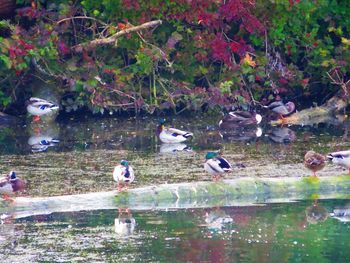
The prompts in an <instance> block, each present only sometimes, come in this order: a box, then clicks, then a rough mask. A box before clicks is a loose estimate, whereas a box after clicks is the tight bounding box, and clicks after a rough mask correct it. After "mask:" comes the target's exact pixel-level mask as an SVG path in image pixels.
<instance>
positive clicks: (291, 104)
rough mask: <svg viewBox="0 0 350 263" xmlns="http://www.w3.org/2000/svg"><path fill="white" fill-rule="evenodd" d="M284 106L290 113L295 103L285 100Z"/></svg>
mask: <svg viewBox="0 0 350 263" xmlns="http://www.w3.org/2000/svg"><path fill="white" fill-rule="evenodd" d="M285 106H286V108H287V110H288V112H289V113H292V112H293V111H294V110H295V104H294V103H293V102H291V101H289V102H287V103H286V104H285Z"/></svg>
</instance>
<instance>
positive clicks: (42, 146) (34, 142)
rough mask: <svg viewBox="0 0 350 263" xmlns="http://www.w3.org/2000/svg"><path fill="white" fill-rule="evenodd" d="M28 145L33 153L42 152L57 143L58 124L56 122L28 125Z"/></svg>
mask: <svg viewBox="0 0 350 263" xmlns="http://www.w3.org/2000/svg"><path fill="white" fill-rule="evenodd" d="M29 129H30V132H29V133H30V137H29V138H28V141H27V143H28V145H29V146H30V148H31V151H32V152H33V153H38V152H44V151H46V150H47V149H48V148H49V147H54V146H57V145H58V144H59V142H60V141H59V139H58V134H59V126H58V124H57V123H54V122H52V123H49V124H48V123H45V124H32V125H30V126H29Z"/></svg>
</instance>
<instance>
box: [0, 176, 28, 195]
mask: <svg viewBox="0 0 350 263" xmlns="http://www.w3.org/2000/svg"><path fill="white" fill-rule="evenodd" d="M24 187H25V183H24V181H23V180H22V179H20V178H18V177H17V175H16V173H15V172H14V171H11V172H10V173H9V174H8V175H7V176H4V177H2V178H0V194H2V195H3V197H4V199H6V200H11V199H10V198H9V196H10V195H13V194H14V193H15V192H18V191H22V190H23V189H24Z"/></svg>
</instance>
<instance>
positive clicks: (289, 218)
mask: <svg viewBox="0 0 350 263" xmlns="http://www.w3.org/2000/svg"><path fill="white" fill-rule="evenodd" d="M346 202H347V201H346V200H330V201H322V202H321V204H320V206H322V207H324V210H328V211H332V209H333V208H334V207H335V206H339V205H342V204H346ZM310 205H312V202H309V201H303V202H298V203H290V204H273V205H271V204H270V205H267V206H257V207H225V208H221V209H223V210H224V211H225V213H226V214H227V215H230V216H231V217H233V218H234V222H233V224H229V225H228V226H227V227H226V228H225V231H220V232H217V233H215V235H213V234H212V231H210V230H209V229H207V227H206V226H205V224H203V223H204V222H203V215H204V214H205V211H204V209H193V210H177V211H167V212H165V211H145V212H136V211H133V217H134V218H135V220H136V222H137V230H135V237H133V239H128V240H127V241H126V240H124V239H121V238H120V237H119V236H117V235H115V233H114V231H113V221H114V218H115V217H116V216H117V211H116V210H97V211H81V212H73V213H54V214H51V215H41V216H35V217H31V218H28V217H27V218H25V219H20V220H18V221H19V222H21V223H23V222H27V224H23V227H24V228H25V235H23V236H20V237H18V239H19V241H20V242H18V246H19V248H21V246H24V245H25V246H26V247H29V248H30V247H32V246H35V248H36V249H35V250H33V251H35V253H40V251H47V250H48V249H49V247H50V249H51V252H50V253H48V255H47V256H46V259H47V261H52V260H53V258H54V257H55V255H58V256H59V257H60V258H65V257H66V256H67V255H69V254H70V253H74V256H81V255H84V258H89V257H91V256H95V258H97V257H96V256H98V257H101V259H103V260H105V261H106V260H107V259H108V260H107V261H114V260H120V258H124V256H128V259H130V258H137V259H139V258H142V259H143V261H146V262H148V261H152V262H166V261H169V262H209V261H210V262H211V261H212V262H261V263H264V262H325V263H326V262H329V263H330V262H349V259H350V251H349V250H348V249H347V248H348V244H349V235H348V225H347V224H344V223H340V222H338V221H336V220H334V219H329V218H328V219H327V220H326V221H323V222H319V223H318V224H308V223H307V221H306V218H305V210H306V209H307V208H308V207H309V206H310ZM206 210H208V211H209V210H210V209H206ZM239 214H240V216H238V215H239ZM243 218H245V219H244V221H242V219H243ZM247 218H249V220H246V219H247ZM32 221H34V222H32ZM43 221H44V222H45V223H42V222H43ZM29 222H32V224H30V223H29ZM37 222H41V224H40V227H37V226H38V224H36V223H37ZM68 225H70V227H67V226H68ZM58 230H59V231H58ZM28 235H30V236H32V237H35V239H29V240H28V239H27V236H28ZM47 236H51V237H52V240H54V241H52V240H51V241H50V240H49V242H48V241H47V238H46V237H47ZM82 237H84V243H82V242H79V240H80V241H81V238H82ZM68 240H69V241H70V242H68ZM38 241H42V242H38ZM75 241H76V242H75ZM52 242H57V243H56V245H55V246H54V245H52ZM72 244H74V246H73V245H72ZM16 251H21V250H15V251H14V253H16ZM42 257H43V256H42ZM42 257H41V258H42ZM50 259H51V260H50Z"/></svg>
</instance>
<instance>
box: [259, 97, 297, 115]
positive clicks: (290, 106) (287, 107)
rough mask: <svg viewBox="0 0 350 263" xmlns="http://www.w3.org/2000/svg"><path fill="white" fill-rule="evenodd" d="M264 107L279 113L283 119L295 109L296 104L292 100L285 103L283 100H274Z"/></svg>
mask: <svg viewBox="0 0 350 263" xmlns="http://www.w3.org/2000/svg"><path fill="white" fill-rule="evenodd" d="M264 108H268V109H270V110H272V111H273V112H275V113H277V114H278V115H279V116H280V118H282V119H283V117H284V116H286V115H289V114H291V113H292V112H293V111H294V110H295V104H294V103H293V102H291V101H289V102H287V103H286V104H284V103H283V102H282V101H274V102H272V103H270V104H269V105H267V106H264Z"/></svg>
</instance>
